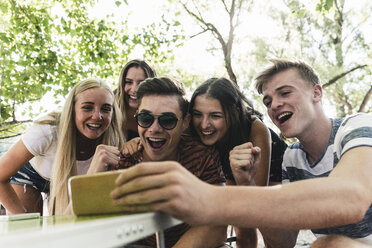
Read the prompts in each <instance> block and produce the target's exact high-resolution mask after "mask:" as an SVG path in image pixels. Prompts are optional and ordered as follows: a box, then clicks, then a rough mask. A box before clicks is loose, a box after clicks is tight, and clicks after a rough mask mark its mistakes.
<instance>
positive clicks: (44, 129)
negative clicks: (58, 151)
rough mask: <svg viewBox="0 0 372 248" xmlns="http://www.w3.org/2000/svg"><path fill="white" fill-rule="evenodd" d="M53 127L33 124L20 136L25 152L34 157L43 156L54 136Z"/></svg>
mask: <svg viewBox="0 0 372 248" xmlns="http://www.w3.org/2000/svg"><path fill="white" fill-rule="evenodd" d="M55 128H56V127H55V126H51V125H39V124H34V125H33V126H31V127H30V128H29V129H27V131H26V132H25V133H24V134H23V135H22V137H21V139H22V142H23V144H24V145H25V146H26V148H27V150H28V151H29V152H30V153H31V154H32V155H34V156H43V155H44V154H45V151H47V150H48V149H49V147H50V146H51V144H52V143H53V139H54V137H55V135H56V133H55V131H56V130H55Z"/></svg>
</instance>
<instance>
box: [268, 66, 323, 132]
mask: <svg viewBox="0 0 372 248" xmlns="http://www.w3.org/2000/svg"><path fill="white" fill-rule="evenodd" d="M262 89H263V96H264V98H263V103H264V104H265V106H266V108H267V112H268V114H269V116H270V118H271V120H272V121H273V123H274V124H275V125H276V126H277V127H278V128H279V129H280V131H281V132H282V133H283V135H284V136H286V137H288V138H290V137H299V136H301V135H303V134H304V133H306V131H308V130H311V128H310V127H311V125H312V123H313V122H314V121H316V120H317V114H316V108H315V107H314V106H315V104H316V103H319V102H320V100H321V87H320V86H319V85H315V86H312V85H311V84H310V83H309V82H307V81H306V80H304V79H303V78H302V77H301V76H300V74H299V73H298V71H297V70H296V69H293V68H292V69H288V70H285V71H282V72H280V73H277V74H276V75H274V76H273V77H272V78H271V79H270V80H268V81H267V82H266V83H265V84H264V85H263V88H262ZM319 90H320V92H319ZM319 93H320V95H319Z"/></svg>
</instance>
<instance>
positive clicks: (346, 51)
mask: <svg viewBox="0 0 372 248" xmlns="http://www.w3.org/2000/svg"><path fill="white" fill-rule="evenodd" d="M283 2H284V4H285V6H286V8H284V9H282V10H280V11H278V10H274V9H270V10H267V11H266V12H267V13H271V14H270V16H271V18H273V20H275V21H276V22H277V23H278V28H280V30H282V32H281V34H280V35H278V36H277V37H275V39H276V40H279V41H283V42H277V43H272V40H263V39H257V42H256V44H257V45H258V46H261V47H264V48H263V49H259V51H260V53H259V54H258V55H257V56H261V58H265V59H266V58H277V57H278V58H282V57H285V58H293V57H297V58H299V59H303V60H305V61H307V62H309V63H310V64H311V65H312V66H313V67H315V68H316V70H317V71H318V72H319V73H320V76H321V79H322V82H323V88H324V90H325V93H326V97H327V100H328V101H329V102H330V103H331V104H332V105H333V106H336V111H337V115H339V116H345V115H346V114H352V113H355V112H367V113H370V112H371V111H372V103H371V94H372V85H371V79H372V78H371V69H372V63H371V60H370V55H371V41H367V40H366V39H365V35H366V32H368V31H367V30H368V29H367V28H366V27H367V26H368V25H371V23H372V19H371V18H370V14H369V13H370V12H371V10H372V6H371V4H370V3H368V1H365V2H364V4H363V6H358V7H359V8H355V7H356V6H355V4H354V2H353V1H350V0H348V1H347V0H318V1H303V0H283Z"/></svg>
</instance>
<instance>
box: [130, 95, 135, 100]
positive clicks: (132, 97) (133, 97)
mask: <svg viewBox="0 0 372 248" xmlns="http://www.w3.org/2000/svg"><path fill="white" fill-rule="evenodd" d="M129 98H130V99H133V100H137V97H136V96H132V95H129Z"/></svg>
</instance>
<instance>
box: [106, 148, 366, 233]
mask: <svg viewBox="0 0 372 248" xmlns="http://www.w3.org/2000/svg"><path fill="white" fill-rule="evenodd" d="M370 178H372V148H371V147H358V148H354V149H352V150H350V151H348V152H346V153H345V154H344V155H343V156H342V158H341V159H340V161H339V163H338V165H337V167H336V168H335V169H334V170H333V172H332V173H331V174H330V176H329V177H325V178H317V179H308V180H303V181H298V182H294V183H289V184H286V185H280V186H273V187H254V186H253V187H244V186H233V187H229V186H226V187H217V186H212V185H209V184H206V183H204V182H202V181H200V180H198V179H197V178H196V177H195V176H193V175H192V174H191V173H189V172H188V171H187V170H186V169H184V168H183V167H182V166H180V165H179V164H178V163H176V162H157V163H155V162H154V163H142V164H138V165H137V166H134V167H132V168H130V169H128V170H126V171H125V172H123V173H122V174H121V175H120V176H119V177H118V179H117V180H116V183H117V188H116V189H115V190H114V191H113V192H112V193H111V196H112V197H113V198H114V199H115V203H116V204H118V205H121V206H122V207H123V209H125V210H128V211H141V210H142V211H143V210H161V211H163V212H166V213H168V214H171V215H173V216H175V217H176V218H179V219H182V220H184V221H185V222H187V223H190V224H200V225H203V224H209V225H226V224H228V223H229V224H233V225H236V226H243V227H257V226H258V227H272V228H286V229H295V230H299V229H312V228H324V227H328V226H335V225H344V224H350V223H356V222H358V221H360V220H361V219H362V218H363V217H364V215H365V212H366V211H367V209H368V208H369V206H370V205H371V202H372V181H371V180H370ZM253 199H254V200H253ZM226 202H234V204H225V203H226ZM273 206H275V207H273ZM339 206H343V207H342V208H340V207H339Z"/></svg>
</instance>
